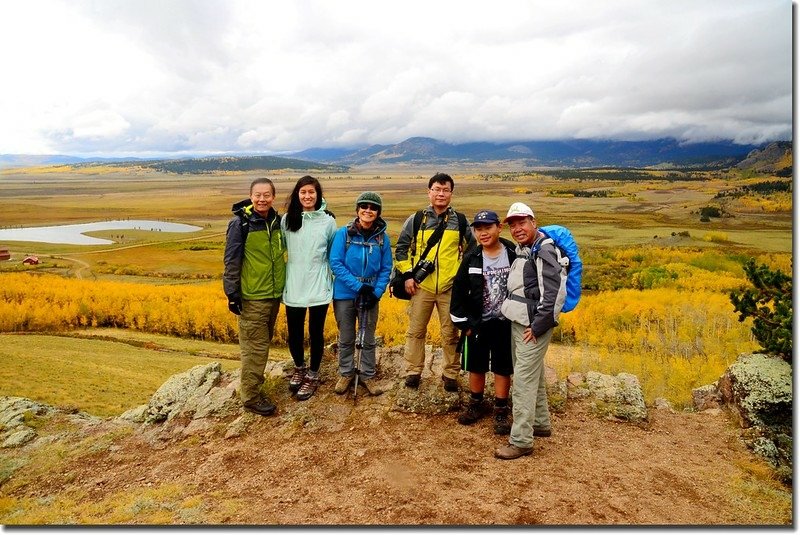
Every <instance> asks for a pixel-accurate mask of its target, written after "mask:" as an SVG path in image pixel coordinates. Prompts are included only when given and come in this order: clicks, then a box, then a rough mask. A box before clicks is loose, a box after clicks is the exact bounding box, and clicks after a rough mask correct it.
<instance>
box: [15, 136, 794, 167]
mask: <svg viewBox="0 0 800 535" xmlns="http://www.w3.org/2000/svg"><path fill="white" fill-rule="evenodd" d="M775 143H779V144H781V145H780V148H779V149H772V148H771V149H770V151H768V154H769V155H773V154H774V153H776V152H775V151H777V152H779V153H780V154H784V153H785V152H786V151H787V150H788V152H789V154H790V155H791V145H792V142H791V141H781V142H775ZM775 143H773V144H761V145H737V144H735V143H733V142H730V141H720V142H704V143H681V142H679V141H678V140H675V139H669V138H667V139H656V140H650V141H610V140H605V141H603V140H599V141H598V140H586V139H573V140H558V141H519V142H508V143H489V142H473V143H457V144H453V143H446V142H444V141H440V140H436V139H432V138H427V137H412V138H409V139H407V140H405V141H403V142H400V143H397V144H394V145H371V146H368V147H361V148H357V147H356V148H346V149H338V148H311V149H306V150H303V151H300V152H296V153H293V154H290V155H288V156H290V157H284V156H264V155H252V154H235V155H234V154H229V155H224V156H212V157H209V156H203V157H197V158H191V157H188V158H187V157H185V156H184V157H181V158H180V159H177V158H158V159H142V158H79V157H75V156H66V155H44V156H32V155H19V154H6V155H0V168H8V167H21V166H35V165H58V164H67V165H77V166H80V165H86V164H90V163H103V164H108V165H124V164H125V163H131V162H135V163H137V164H138V165H142V166H146V167H152V168H155V169H158V170H161V171H165V172H174V173H211V172H216V171H252V170H274V169H293V170H312V169H314V170H325V171H331V172H337V171H346V170H347V169H348V168H349V167H352V166H390V165H398V164H399V165H448V164H450V165H455V164H466V165H481V164H486V165H496V166H502V165H504V164H505V165H511V164H513V165H514V166H516V167H529V168H537V167H540V168H541V167H567V168H577V167H584V168H585V167H629V168H641V167H663V168H723V167H731V166H734V165H736V164H738V163H740V162H742V161H743V160H745V159H746V158H748V157H751V158H755V157H757V156H758V155H759V154H761V151H764V150H766V148H767V147H768V146H770V147H772V146H773V145H775ZM787 147H788V149H787ZM784 161H785V159H784ZM789 162H790V163H789V165H791V158H789ZM784 167H785V166H784Z"/></svg>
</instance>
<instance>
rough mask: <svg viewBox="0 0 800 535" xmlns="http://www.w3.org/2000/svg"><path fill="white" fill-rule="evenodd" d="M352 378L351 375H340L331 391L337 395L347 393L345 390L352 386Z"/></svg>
mask: <svg viewBox="0 0 800 535" xmlns="http://www.w3.org/2000/svg"><path fill="white" fill-rule="evenodd" d="M353 377H354V376H353V375H342V376H341V377H339V380H338V381H336V386H334V387H333V391H334V392H336V393H337V394H339V395H341V394H344V393H345V392H347V389H348V388H350V385H351V384H353Z"/></svg>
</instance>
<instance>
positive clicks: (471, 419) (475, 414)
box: [458, 399, 483, 425]
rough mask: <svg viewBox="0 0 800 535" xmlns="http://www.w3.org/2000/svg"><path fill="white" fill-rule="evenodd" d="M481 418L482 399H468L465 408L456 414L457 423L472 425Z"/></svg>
mask: <svg viewBox="0 0 800 535" xmlns="http://www.w3.org/2000/svg"><path fill="white" fill-rule="evenodd" d="M481 418H483V401H477V400H474V399H470V400H469V404H468V405H467V408H466V409H464V412H462V413H461V414H459V415H458V423H460V424H461V425H472V424H474V423H475V422H477V421H478V420H480V419H481Z"/></svg>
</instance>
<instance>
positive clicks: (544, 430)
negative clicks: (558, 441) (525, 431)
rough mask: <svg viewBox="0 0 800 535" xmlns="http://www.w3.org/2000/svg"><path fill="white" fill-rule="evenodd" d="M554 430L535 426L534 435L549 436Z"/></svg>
mask: <svg viewBox="0 0 800 535" xmlns="http://www.w3.org/2000/svg"><path fill="white" fill-rule="evenodd" d="M552 434H553V431H552V430H551V429H550V428H549V427H534V428H533V436H535V437H549V436H550V435H552Z"/></svg>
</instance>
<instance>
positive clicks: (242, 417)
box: [0, 346, 647, 447]
mask: <svg viewBox="0 0 800 535" xmlns="http://www.w3.org/2000/svg"><path fill="white" fill-rule="evenodd" d="M293 366H294V365H293V363H292V361H291V360H286V361H270V362H268V364H267V369H266V372H265V374H266V381H265V386H264V389H265V392H267V394H268V395H269V396H270V397H272V398H273V399H274V400H275V401H276V403H277V405H278V415H279V417H280V418H282V419H284V420H287V421H291V422H297V423H298V424H299V425H302V426H303V427H319V428H322V429H327V430H336V429H340V428H341V427H342V426H343V425H344V422H346V421H347V419H348V418H350V417H351V415H352V414H353V413H352V407H354V406H358V407H359V412H361V413H362V417H364V418H366V419H368V420H370V421H372V420H376V421H379V420H380V418H381V414H385V413H387V412H391V411H397V412H412V413H418V414H428V415H432V414H443V413H447V412H451V411H456V410H458V409H459V408H461V407H462V405H463V404H464V403H466V402H467V400H468V398H469V390H468V388H467V378H466V374H465V373H462V377H461V378H460V382H461V385H462V387H461V390H460V391H459V392H447V391H445V390H444V389H443V388H442V380H441V375H442V351H441V349H437V348H432V347H430V346H428V347H426V361H425V366H424V370H423V373H422V381H421V384H420V387H419V389H416V390H412V389H409V388H405V386H404V372H403V369H404V363H403V348H402V347H393V348H380V349H379V354H378V376H377V380H378V382H379V383H381V384H382V386H383V387H384V389H385V393H384V394H383V395H381V396H377V397H372V396H367V394H366V393H365V392H364V391H363V390H361V391H360V393H359V395H358V399H357V400H355V399H353V396H352V393H348V394H347V395H345V396H338V395H336V394H334V393H333V392H332V388H330V386H329V385H330V384H332V383H333V382H335V380H336V378H337V376H338V374H337V364H336V359H335V358H327V359H324V361H323V367H322V369H321V377H322V379H323V386H322V387H320V389H319V390H318V391H317V394H316V395H315V396H313V397H312V398H311V399H310V400H308V401H307V402H303V403H298V402H296V401H294V400H291V399H290V394H289V393H288V390H287V389H286V380H287V379H288V377H289V375H290V374H291V372H292V370H293ZM545 379H546V382H547V390H548V397H549V399H550V405H551V409H552V410H553V411H556V412H557V411H559V410H561V409H563V407H564V404H565V403H567V401H568V400H569V399H575V400H587V401H588V402H590V403H591V406H592V408H593V410H594V412H596V413H597V414H598V415H600V416H602V417H606V418H610V419H614V420H624V421H631V422H638V421H641V420H645V419H646V418H647V409H646V407H645V404H644V398H643V395H642V391H641V387H640V386H639V381H638V379H637V378H636V377H635V376H633V375H630V374H625V373H621V374H618V375H616V376H609V375H604V374H601V373H597V372H588V373H586V374H570V376H569V377H568V378H566V379H563V380H560V379H559V378H558V377H557V375H556V373H555V371H554V370H553V369H551V368H546V369H545ZM326 385H327V386H326ZM238 387H239V370H238V369H237V370H235V371H233V372H224V371H223V370H222V367H221V366H220V364H219V363H218V362H212V363H209V364H206V365H200V366H195V367H194V368H191V369H190V370H187V371H185V372H182V373H179V374H176V375H174V376H172V377H170V378H169V379H168V380H167V381H166V382H164V384H162V385H161V387H160V388H159V389H158V390H157V391H156V392H155V393H154V394H153V395H152V396H151V397H150V400H149V401H148V403H146V404H144V405H140V406H138V407H135V408H133V409H130V410H128V411H126V412H125V413H123V414H122V415H120V416H118V417H117V418H114V419H113V420H111V423H113V424H118V425H125V426H131V425H132V426H134V427H135V428H136V429H138V430H139V432H140V433H142V434H143V436H144V437H145V438H147V439H149V440H150V441H151V442H152V443H154V444H158V443H161V442H163V441H167V440H170V439H172V438H182V437H186V436H190V435H196V434H206V433H221V434H223V435H224V436H226V437H234V436H238V435H241V434H242V433H243V432H245V431H246V429H247V426H248V424H249V423H250V422H252V421H253V420H255V419H258V418H260V416H255V415H253V414H251V413H248V412H243V410H242V406H241V403H240V402H239V399H238ZM512 388H513V386H512ZM493 391H494V384H493V374H489V375H488V376H487V384H486V392H487V397H488V400H491V398H492V393H493ZM0 400H2V404H0V430H2V435H0V438H2V440H3V447H14V446H17V445H22V444H25V443H26V442H29V441H31V440H33V439H34V438H35V437H36V431H35V426H34V425H27V424H26V422H27V423H30V422H32V421H33V420H34V419H35V418H36V417H38V416H45V415H48V414H50V413H53V412H54V411H58V409H55V408H53V407H49V406H47V405H44V404H40V403H36V402H34V401H31V400H28V399H24V398H0ZM356 402H357V404H358V405H356ZM76 417H79V416H78V415H76ZM80 417H86V418H92V417H90V416H88V415H84V416H80ZM96 420H98V421H101V420H100V419H96Z"/></svg>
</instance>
